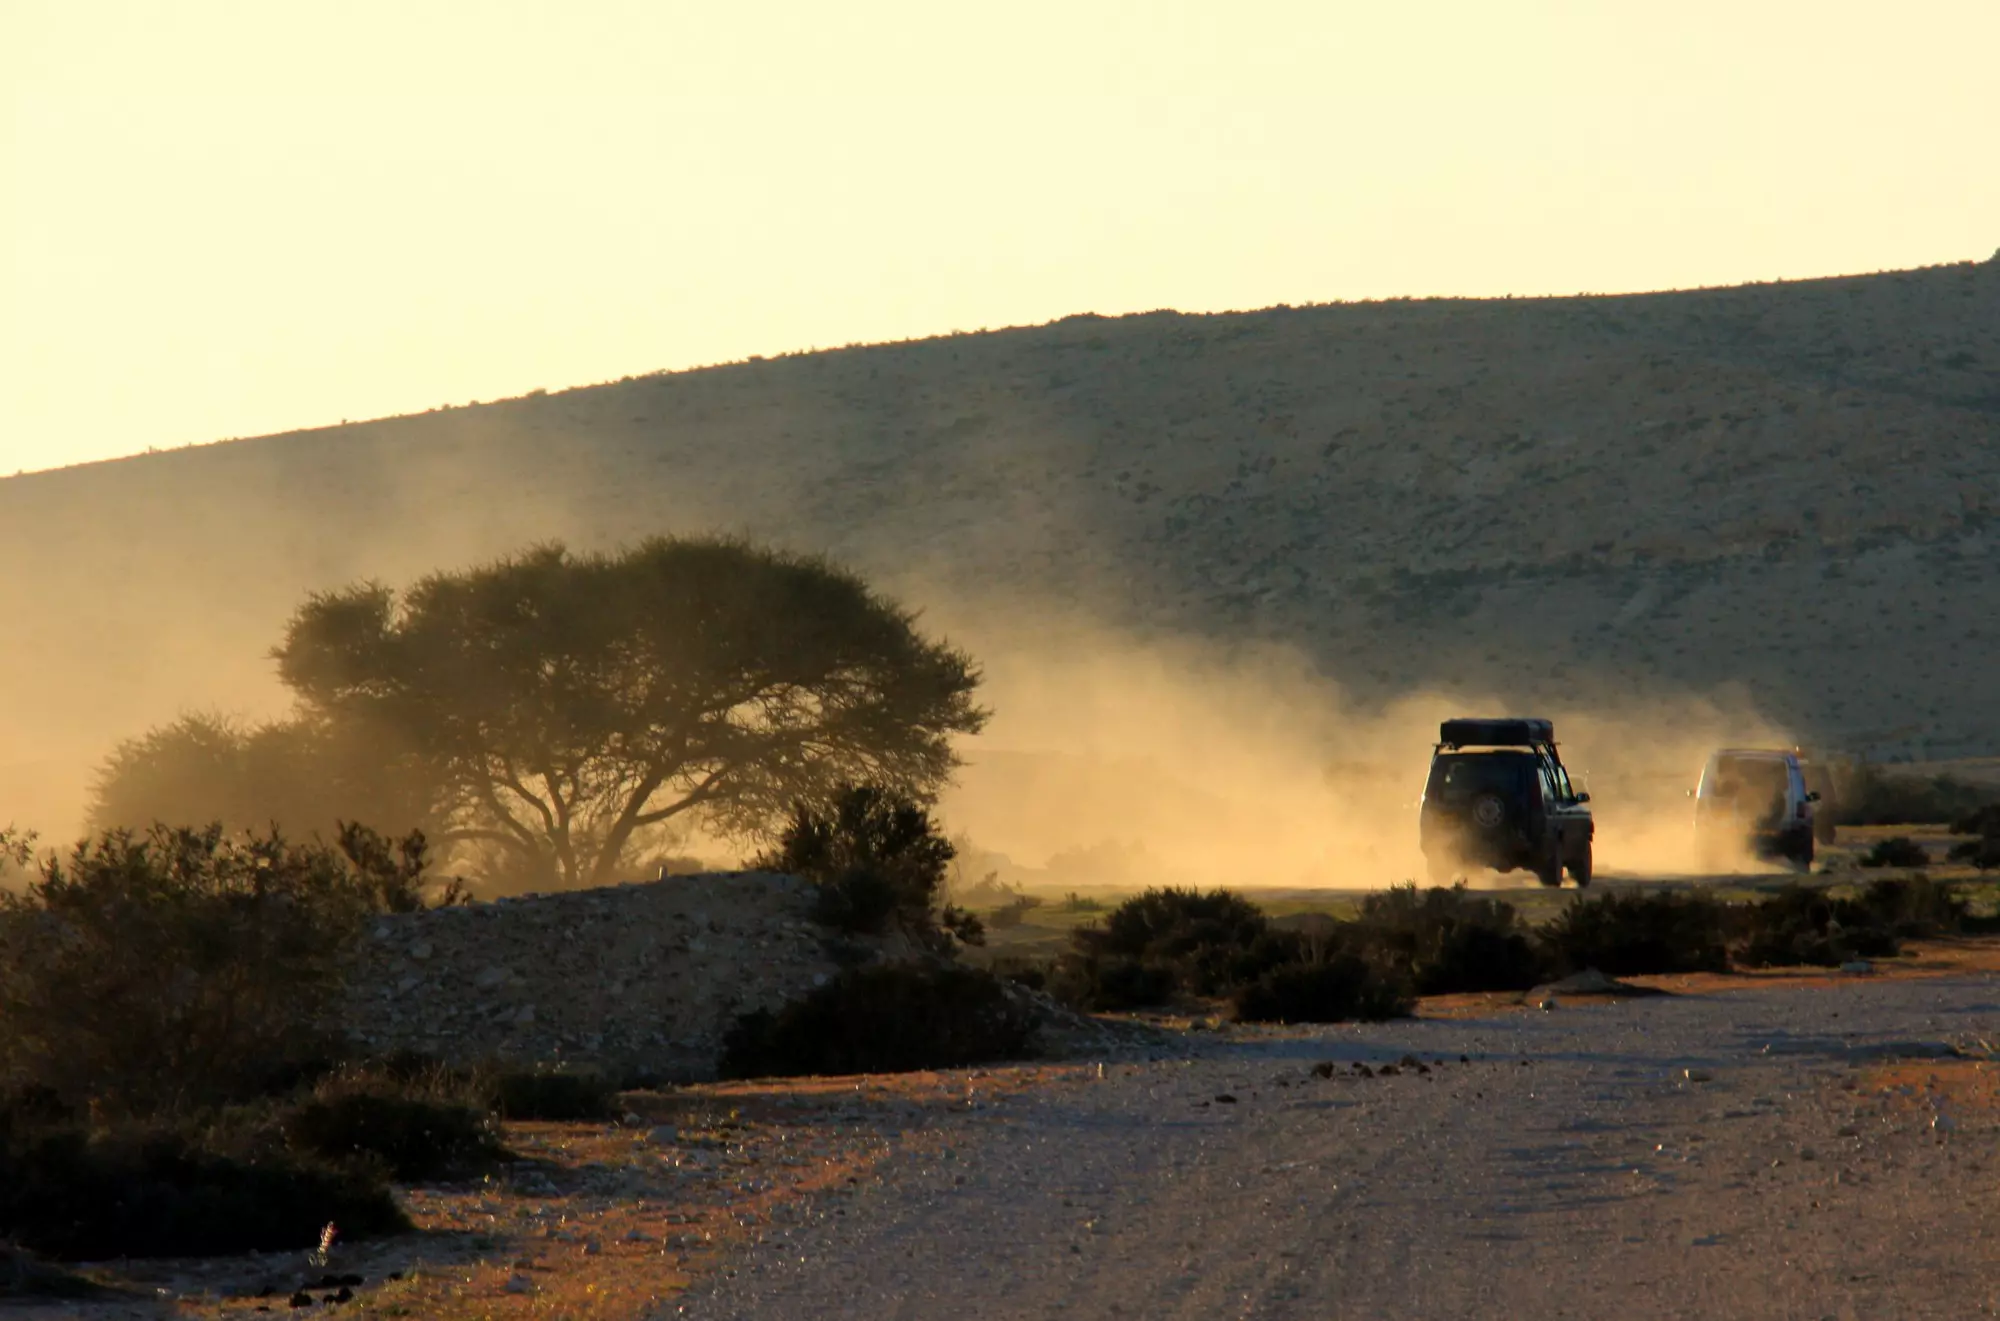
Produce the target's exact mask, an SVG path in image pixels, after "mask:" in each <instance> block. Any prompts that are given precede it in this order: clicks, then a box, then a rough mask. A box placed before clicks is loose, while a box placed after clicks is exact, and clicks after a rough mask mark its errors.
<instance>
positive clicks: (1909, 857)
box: [1860, 835, 1931, 867]
mask: <svg viewBox="0 0 2000 1321" xmlns="http://www.w3.org/2000/svg"><path fill="white" fill-rule="evenodd" d="M1930 861H1931V855H1930V853H1929V852H1928V851H1927V850H1926V849H1925V848H1924V846H1923V845H1921V844H1919V843H1917V842H1916V841H1915V840H1913V839H1911V838H1910V837H1909V836H1908V835H1892V836H1890V837H1889V838H1888V839H1878V840H1876V841H1875V844H1874V847H1872V848H1870V849H1869V850H1868V851H1867V852H1866V853H1864V854H1862V855H1861V859H1860V862H1861V865H1862V866H1864V867H1928V866H1929V865H1930Z"/></svg>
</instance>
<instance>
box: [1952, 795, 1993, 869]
mask: <svg viewBox="0 0 2000 1321" xmlns="http://www.w3.org/2000/svg"><path fill="white" fill-rule="evenodd" d="M1951 829H1952V833H1953V834H1957V835H1971V836H1972V838H1971V839H1968V840H1962V841H1960V842H1959V843H1957V844H1954V845H1952V846H1951V859H1952V861H1954V862H1968V863H1971V864H1972V865H1973V866H1975V867H1977V868H1979V870H1981V871H1992V870H1993V869H1994V868H1996V867H2000V803H1990V804H1988V805H1987V806H1985V807H1982V808H1980V809H1979V810H1978V811H1976V812H1968V813H1966V814H1965V815H1964V816H1962V817H1960V818H1958V820H1956V821H1954V822H1952V823H1951Z"/></svg>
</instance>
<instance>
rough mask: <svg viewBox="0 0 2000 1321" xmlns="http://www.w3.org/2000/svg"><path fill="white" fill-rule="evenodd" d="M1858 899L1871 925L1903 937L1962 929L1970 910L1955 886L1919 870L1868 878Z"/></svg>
mask: <svg viewBox="0 0 2000 1321" xmlns="http://www.w3.org/2000/svg"><path fill="white" fill-rule="evenodd" d="M1858 902H1859V904H1860V907H1861V910H1862V911H1863V912H1865V913H1866V914H1867V915H1868V921H1869V923H1870V924H1871V925H1875V926H1880V927H1885V928H1887V929H1888V930H1890V931H1893V932H1894V933H1896V934H1897V935H1898V936H1904V937H1916V936H1948V935H1951V934H1953V933H1955V932H1958V931H1960V930H1963V929H1964V927H1965V925H1966V920H1967V918H1968V917H1970V916H1971V911H1972V905H1971V904H1969V903H1967V902H1966V900H1965V897H1964V896H1963V895H1961V894H1959V892H1958V887H1957V886H1955V885H1952V884H1951V883H1950V882H1949V881H1938V880H1933V879H1932V878H1930V877H1929V876H1926V875H1924V874H1923V873H1922V872H1919V873H1917V874H1916V875H1915V876H1907V877H1904V876H1899V877H1885V878H1883V879H1881V880H1877V881H1870V882H1869V883H1868V887H1867V888H1866V889H1864V890H1863V891H1862V892H1861V894H1860V896H1859V898H1858Z"/></svg>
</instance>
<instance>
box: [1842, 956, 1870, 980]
mask: <svg viewBox="0 0 2000 1321" xmlns="http://www.w3.org/2000/svg"><path fill="white" fill-rule="evenodd" d="M1840 970H1841V971H1842V972H1844V973H1848V974H1850V975H1851V976H1856V977H1865V976H1867V975H1868V974H1869V973H1871V972H1873V971H1875V965H1874V964H1872V963H1870V962H1869V961H1868V960H1866V959H1852V960H1849V961H1848V962H1846V963H1843V964H1841V965H1840Z"/></svg>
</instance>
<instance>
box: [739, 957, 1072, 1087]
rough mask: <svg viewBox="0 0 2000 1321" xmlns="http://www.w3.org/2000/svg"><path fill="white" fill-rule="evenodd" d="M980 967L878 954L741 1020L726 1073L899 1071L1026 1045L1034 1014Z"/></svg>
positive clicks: (1005, 1053) (988, 1056) (978, 1058)
mask: <svg viewBox="0 0 2000 1321" xmlns="http://www.w3.org/2000/svg"><path fill="white" fill-rule="evenodd" d="M1016 995H1018V992H1017V993H1015V994H1012V995H1010V994H1009V992H1008V990H1007V988H1006V987H1005V986H1004V985H1003V984H1002V983H1001V981H1000V979H999V978H997V977H995V976H993V974H991V973H988V972H982V971H980V970H978V969H976V968H964V967H955V966H951V965H933V964H929V963H878V964H870V965H866V966H862V967H856V968H848V969H845V970H843V971H842V972H841V973H839V974H838V975H837V976H835V977H834V978H833V979H832V980H831V981H829V982H827V983H826V984H825V985H824V986H821V987H819V988H817V989H815V990H813V991H812V992H810V993H809V994H807V995H806V996H804V997H803V998H801V999H798V1000H795V1001H793V1002H792V1003H790V1004H788V1005H786V1006H785V1007H784V1008H782V1009H780V1010H778V1011H777V1012H776V1013H772V1012H771V1011H769V1010H758V1011H756V1012H754V1013H750V1014H745V1015H744V1016H743V1017H742V1018H740V1019H738V1020H737V1022H736V1024H735V1026H734V1027H732V1028H731V1029H730V1031H729V1033H728V1035H727V1037H726V1038H725V1040H724V1043H723V1056H722V1075H723V1076H724V1077H726V1078H761V1077H797V1076H806V1075H820V1074H845V1073H898V1072H907V1071H910V1070H913V1069H945V1068H956V1067H960V1066H963V1065H968V1064H983V1063H989V1062H992V1061H996V1060H1009V1059H1018V1058H1020V1057H1021V1056H1023V1055H1025V1054H1027V1052H1028V1046H1029V1041H1030V1038H1031V1037H1032V1036H1033V1034H1034V1029H1035V1015H1034V1013H1033V1011H1032V1010H1031V1009H1029V1008H1028V1007H1027V1006H1026V1005H1025V1004H1023V1003H1022V1002H1021V1001H1020V1000H1018V999H1017V998H1015V996H1016Z"/></svg>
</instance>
